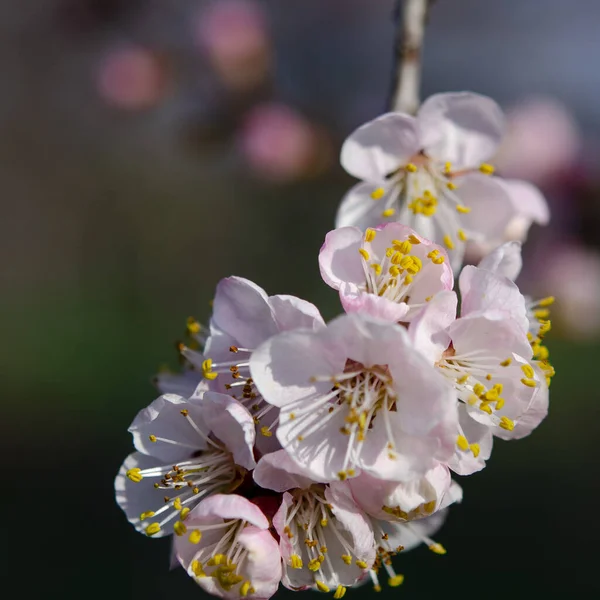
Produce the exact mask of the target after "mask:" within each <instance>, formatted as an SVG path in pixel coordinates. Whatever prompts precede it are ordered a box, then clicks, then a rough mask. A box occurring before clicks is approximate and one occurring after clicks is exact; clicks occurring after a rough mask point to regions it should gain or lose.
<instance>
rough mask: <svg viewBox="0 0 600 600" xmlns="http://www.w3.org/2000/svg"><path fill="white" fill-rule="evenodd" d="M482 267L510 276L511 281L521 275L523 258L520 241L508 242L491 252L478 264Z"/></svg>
mask: <svg viewBox="0 0 600 600" xmlns="http://www.w3.org/2000/svg"><path fill="white" fill-rule="evenodd" d="M477 266H478V267H479V268H480V269H485V270H486V271H492V272H493V273H497V274H498V275H503V276H504V277H508V279H510V280H511V281H515V279H516V278H517V277H518V276H519V273H520V272H521V267H522V266H523V259H522V257H521V243H520V242H506V243H505V244H502V246H498V247H497V248H496V249H495V250H493V251H492V252H490V253H489V254H488V255H487V256H486V257H485V258H484V259H483V260H482V261H481V262H480V263H479V264H478V265H477Z"/></svg>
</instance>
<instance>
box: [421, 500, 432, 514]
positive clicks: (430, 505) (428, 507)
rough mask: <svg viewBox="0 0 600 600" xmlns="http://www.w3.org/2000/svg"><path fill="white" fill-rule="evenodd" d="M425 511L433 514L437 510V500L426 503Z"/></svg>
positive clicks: (424, 505)
mask: <svg viewBox="0 0 600 600" xmlns="http://www.w3.org/2000/svg"><path fill="white" fill-rule="evenodd" d="M423 510H424V511H425V513H427V514H431V513H432V512H433V511H434V510H435V500H432V501H431V502H425V504H423Z"/></svg>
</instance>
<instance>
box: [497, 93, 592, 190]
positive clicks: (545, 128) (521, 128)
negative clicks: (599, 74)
mask: <svg viewBox="0 0 600 600" xmlns="http://www.w3.org/2000/svg"><path fill="white" fill-rule="evenodd" d="M580 148H581V135H580V131H579V127H578V125H577V123H576V122H575V119H574V118H573V116H572V115H571V113H570V112H569V110H568V109H567V108H566V107H565V106H564V105H562V104H561V103H560V102H558V101H557V100H555V99H553V98H546V97H537V98H529V99H527V100H524V101H522V102H521V103H520V104H517V105H515V106H513V107H512V108H511V109H509V110H508V111H507V132H506V135H505V137H504V140H503V142H502V145H501V146H500V150H499V151H498V154H497V156H496V158H495V161H494V162H495V164H496V166H497V167H498V169H499V170H500V172H501V173H502V174H503V175H505V176H506V177H515V178H519V179H526V180H528V181H531V182H533V183H536V184H537V185H543V184H545V183H547V182H549V181H552V180H553V179H554V178H555V177H556V176H557V175H560V174H562V173H564V172H565V171H566V170H567V169H569V168H570V167H571V166H572V165H573V163H574V161H575V160H576V159H577V155H578V153H579V151H580Z"/></svg>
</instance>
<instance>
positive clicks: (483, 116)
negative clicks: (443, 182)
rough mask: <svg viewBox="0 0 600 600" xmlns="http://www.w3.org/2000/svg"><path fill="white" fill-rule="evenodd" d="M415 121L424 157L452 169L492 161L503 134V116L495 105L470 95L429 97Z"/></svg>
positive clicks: (489, 99)
mask: <svg viewBox="0 0 600 600" xmlns="http://www.w3.org/2000/svg"><path fill="white" fill-rule="evenodd" d="M417 120H418V122H419V125H420V127H421V131H422V132H423V146H424V148H425V151H426V152H427V154H428V155H430V156H432V157H433V158H436V159H439V160H442V161H444V162H446V161H449V162H451V163H452V167H453V169H464V168H468V167H475V166H478V165H479V163H481V162H483V161H485V160H488V159H489V158H491V157H492V156H493V155H494V154H495V152H496V149H497V147H498V145H499V144H500V140H501V139H502V134H503V131H504V115H503V114H502V110H501V109H500V107H499V106H498V105H497V104H496V102H494V101H493V100H492V99H491V98H488V97H486V96H480V95H479V94H473V93H470V92H454V93H446V94H435V95H434V96H430V97H429V98H428V99H427V100H426V101H425V102H424V103H423V105H422V106H421V108H420V109H419V112H418V114H417Z"/></svg>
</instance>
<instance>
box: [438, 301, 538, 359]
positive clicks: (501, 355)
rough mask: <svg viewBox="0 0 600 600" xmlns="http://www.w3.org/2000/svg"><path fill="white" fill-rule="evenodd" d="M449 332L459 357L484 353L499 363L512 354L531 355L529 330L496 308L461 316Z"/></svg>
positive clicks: (526, 356) (449, 328)
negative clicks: (523, 328) (493, 310)
mask: <svg viewBox="0 0 600 600" xmlns="http://www.w3.org/2000/svg"><path fill="white" fill-rule="evenodd" d="M448 334H449V335H450V337H451V339H452V345H453V346H454V350H455V352H456V355H458V356H461V355H464V354H471V355H472V356H475V355H477V354H483V355H485V356H488V357H489V358H494V359H497V360H498V365H499V364H500V362H502V361H503V360H505V359H506V358H508V357H510V356H511V355H512V354H513V353H514V354H518V355H520V356H523V357H525V358H529V357H531V354H532V350H531V345H530V344H529V340H528V339H527V335H526V333H525V332H524V331H523V330H522V329H521V328H520V326H519V325H518V324H517V323H516V322H515V321H514V320H512V319H508V318H507V316H506V314H504V313H500V312H497V311H496V312H491V311H488V312H486V313H473V314H471V315H468V316H466V317H461V318H460V319H457V320H456V321H454V323H452V324H451V325H450V327H448ZM491 368H492V367H491V366H490V369H491ZM496 368H500V367H499V366H498V367H496Z"/></svg>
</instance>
